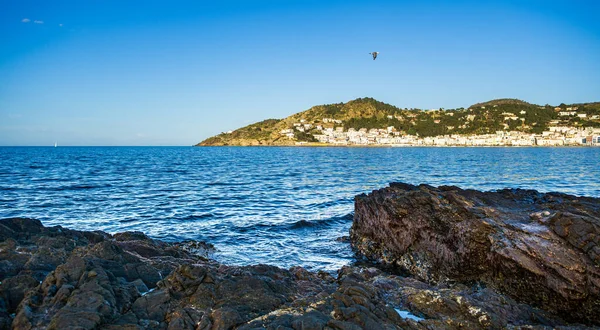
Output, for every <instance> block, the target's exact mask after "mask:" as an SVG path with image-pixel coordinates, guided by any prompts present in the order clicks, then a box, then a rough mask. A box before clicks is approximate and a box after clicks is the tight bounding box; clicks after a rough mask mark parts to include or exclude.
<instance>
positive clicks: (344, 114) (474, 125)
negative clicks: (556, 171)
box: [198, 97, 600, 146]
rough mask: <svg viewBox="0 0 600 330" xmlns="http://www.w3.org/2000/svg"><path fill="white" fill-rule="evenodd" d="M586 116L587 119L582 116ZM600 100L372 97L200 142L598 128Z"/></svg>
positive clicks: (261, 142)
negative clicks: (464, 102)
mask: <svg viewBox="0 0 600 330" xmlns="http://www.w3.org/2000/svg"><path fill="white" fill-rule="evenodd" d="M580 114H585V115H586V116H585V117H582V116H580ZM598 116H600V102H595V103H580V104H571V105H567V104H560V105H558V106H551V105H543V106H542V105H536V104H531V103H528V102H525V101H522V100H517V99H496V100H491V101H487V102H481V103H477V104H474V105H472V106H470V107H468V108H458V109H443V108H442V109H438V110H422V109H406V108H404V109H401V108H399V107H396V106H393V105H390V104H387V103H384V102H380V101H377V100H375V99H373V98H368V97H367V98H359V99H355V100H352V101H349V102H346V103H335V104H326V105H317V106H314V107H312V108H310V109H308V110H306V111H302V112H299V113H296V114H293V115H291V116H289V117H287V118H284V119H280V120H279V119H267V120H264V121H261V122H258V123H255V124H251V125H248V126H245V127H242V128H240V129H237V130H235V131H232V132H229V133H221V134H219V135H216V136H213V137H211V138H208V139H206V140H204V141H202V142H200V143H199V144H198V145H199V146H223V145H240V146H250V145H295V144H298V142H306V143H316V141H317V140H316V139H315V136H318V135H319V134H321V132H322V131H323V130H326V129H336V128H337V129H341V128H343V130H344V131H348V130H349V129H354V130H360V129H367V130H369V129H388V128H393V131H395V132H398V134H401V135H415V136H420V137H428V136H439V135H449V134H490V133H495V132H497V131H520V132H523V133H535V134H540V133H541V132H542V131H544V130H546V129H547V128H548V127H549V126H571V127H600V120H599V119H598Z"/></svg>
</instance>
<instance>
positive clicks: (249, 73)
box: [0, 0, 600, 145]
mask: <svg viewBox="0 0 600 330" xmlns="http://www.w3.org/2000/svg"><path fill="white" fill-rule="evenodd" d="M599 14H600V2H599V1H577V0H571V1H551V0H546V1H527V0H522V1H517V0H514V1H400V0H397V1H352V0H346V1H296V0H286V1H284V0H281V1H227V0H225V1H210V2H205V1H113V0H102V1H94V0H89V1H81V0H71V1H48V0H43V1H29V0H0V145H53V144H54V142H55V141H56V142H58V143H59V144H60V145H192V144H195V143H197V142H199V141H201V140H203V139H204V138H207V137H209V136H212V135H214V134H217V133H219V132H221V131H227V130H230V129H235V128H238V127H241V126H244V125H247V124H249V123H252V122H256V121H259V120H262V119H266V118H283V117H286V116H288V115H291V114H293V113H296V112H299V111H302V110H306V109H308V108H309V107H311V106H313V105H317V104H324V103H337V102H346V101H349V100H351V99H354V98H358V97H366V96H369V97H374V98H376V99H378V100H380V101H383V102H387V103H390V104H393V105H396V106H399V107H403V108H404V107H418V108H426V109H428V108H439V107H445V108H452V107H461V106H469V105H470V104H473V103H476V102H480V101H487V100H490V99H493V98H503V97H510V98H519V99H523V100H526V101H529V102H533V103H540V104H546V103H549V104H559V103H561V102H565V103H575V102H588V101H600V20H598V19H597V18H598V16H599ZM372 51H379V52H381V54H380V56H379V57H378V59H377V60H376V61H373V60H372V59H371V57H370V55H369V54H368V53H369V52H372Z"/></svg>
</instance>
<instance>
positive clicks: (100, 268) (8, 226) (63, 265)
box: [0, 184, 600, 329]
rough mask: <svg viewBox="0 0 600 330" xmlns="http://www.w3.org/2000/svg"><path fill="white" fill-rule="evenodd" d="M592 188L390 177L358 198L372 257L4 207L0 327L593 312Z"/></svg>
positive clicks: (412, 325) (463, 321) (458, 325)
mask: <svg viewBox="0 0 600 330" xmlns="http://www.w3.org/2000/svg"><path fill="white" fill-rule="evenodd" d="M599 210H600V202H599V200H598V199H593V198H582V197H574V196H568V195H562V194H540V193H537V192H534V191H523V190H504V191H499V192H489V193H482V192H477V191H470V190H461V189H458V188H456V187H439V188H434V187H430V186H424V185H422V186H418V187H417V186H410V185H405V184H392V185H391V186H390V187H389V188H384V189H381V190H378V191H374V192H372V193H371V194H369V195H361V196H357V198H356V210H355V219H354V223H353V226H352V229H351V235H350V240H351V244H352V246H353V248H354V249H355V251H356V252H357V254H358V255H359V256H362V257H364V258H365V259H368V260H369V262H370V263H368V264H367V263H361V265H359V264H356V265H353V266H346V267H343V268H342V269H340V270H339V271H338V273H337V274H335V275H334V276H332V275H331V274H329V273H325V272H318V273H313V272H309V271H307V270H305V269H303V268H301V267H293V268H290V269H281V268H277V267H274V266H268V265H254V266H244V267H241V266H227V265H223V264H219V263H218V262H216V261H214V260H211V259H210V258H208V256H209V253H210V251H211V249H212V246H210V245H209V244H205V243H202V242H182V243H166V242H161V241H158V240H154V239H151V238H149V237H147V236H146V235H144V234H143V233H139V232H126V233H119V234H115V235H109V234H107V233H104V232H100V231H95V232H84V231H76V230H70V229H66V228H62V227H59V226H57V227H44V226H43V225H42V224H41V222H39V221H37V220H34V219H25V218H11V219H3V220H0V281H1V282H0V329H11V328H12V329H265V328H266V329H477V328H482V329H489V328H491V329H499V328H509V329H510V328H514V329H522V328H534V329H551V328H562V327H565V328H567V327H568V328H581V329H584V328H588V327H594V326H598V325H600V317H599V316H598V315H600V314H598V313H599V312H598V311H600V305H599V301H600V300H599V293H598V292H599V287H600V281H599V278H600V277H599V274H600V270H599V266H600V254H599V252H600V250H599V246H600V245H599V244H598V243H599V239H600V236H599V235H598V234H599V228H600V220H599V219H600V211H599Z"/></svg>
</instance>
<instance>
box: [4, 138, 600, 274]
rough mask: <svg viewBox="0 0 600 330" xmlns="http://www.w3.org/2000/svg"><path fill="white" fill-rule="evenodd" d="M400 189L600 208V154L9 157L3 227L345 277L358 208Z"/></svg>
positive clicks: (129, 150)
mask: <svg viewBox="0 0 600 330" xmlns="http://www.w3.org/2000/svg"><path fill="white" fill-rule="evenodd" d="M390 182H406V183H411V184H422V183H424V184H429V185H433V186H438V185H456V186H459V187H461V188H473V189H480V190H496V189H502V188H526V189H536V190H538V191H541V192H550V191H558V192H563V193H568V194H573V195H580V196H594V197H600V148H594V147H589V148H582V147H579V148H565V147H562V148H550V147H548V148H540V147H537V148H535V147H534V148H516V147H498V148H496V147H491V148H483V147H482V148H473V147H471V148H466V147H464V148H463V147H455V148H450V147H448V148H435V147H423V148H418V147H401V148H342V147H331V148H326V147H316V148H312V147H60V146H59V147H0V218H8V217H29V218H36V219H39V220H41V221H42V223H43V224H44V225H46V226H55V225H60V226H63V227H67V228H71V229H78V230H103V231H106V232H109V233H116V232H123V231H141V232H144V233H145V234H147V235H149V236H150V237H152V238H157V239H161V240H166V241H184V240H200V241H205V242H208V243H211V244H213V245H214V246H215V248H216V251H215V253H214V254H213V257H214V258H215V259H217V260H218V261H220V262H223V263H226V264H231V265H247V264H258V263H263V264H271V265H276V266H280V267H284V268H288V267H291V266H303V267H306V268H308V269H310V270H315V271H316V270H323V271H328V272H334V271H336V270H337V269H339V268H340V267H342V266H343V265H346V264H349V263H352V262H354V258H353V253H352V251H351V248H350V245H349V243H348V242H347V241H344V240H343V239H340V238H341V237H344V236H347V235H348V234H349V229H350V226H351V225H352V218H353V208H354V197H355V196H356V195H358V194H363V193H369V192H371V191H372V190H374V189H379V188H382V187H385V186H387V185H388V184H389V183H390Z"/></svg>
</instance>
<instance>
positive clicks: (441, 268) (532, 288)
mask: <svg viewBox="0 0 600 330" xmlns="http://www.w3.org/2000/svg"><path fill="white" fill-rule="evenodd" d="M599 233H600V199H598V198H586V197H576V196H570V195H565V194H559V193H548V194H543V193H538V192H536V191H533V190H521V189H504V190H499V191H497V192H480V191H475V190H463V189H460V188H457V187H448V186H442V187H438V188H435V187H432V186H427V185H420V186H413V185H408V184H403V183H393V184H390V187H388V188H384V189H380V190H376V191H373V192H372V193H370V194H369V195H364V194H363V195H360V196H357V197H356V199H355V213H354V223H353V225H352V228H351V233H350V236H351V240H352V246H353V248H354V249H355V251H356V252H357V253H358V254H359V255H362V256H364V257H366V258H367V259H369V260H371V261H375V262H378V263H380V264H381V265H385V266H394V267H397V268H398V269H400V270H401V271H404V272H408V273H410V274H412V275H414V276H416V277H417V278H419V279H421V280H424V281H426V282H428V283H431V284H441V283H452V282H462V283H472V282H480V283H482V284H484V285H486V286H489V287H490V288H494V289H496V290H497V291H499V292H503V293H506V294H508V295H509V296H510V297H513V298H515V299H518V300H520V301H523V302H526V303H529V304H532V305H534V306H537V307H540V308H542V309H544V310H547V311H550V312H552V313H556V314H558V315H560V316H561V317H564V318H565V319H568V320H571V321H574V322H584V323H592V324H596V325H598V324H600V318H598V310H600V268H599V265H600V264H599V263H598V256H599V255H598V252H599V251H600V250H599V247H600V245H599V240H600V236H599V235H598V234H599ZM448 306H450V305H448Z"/></svg>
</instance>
